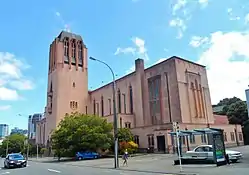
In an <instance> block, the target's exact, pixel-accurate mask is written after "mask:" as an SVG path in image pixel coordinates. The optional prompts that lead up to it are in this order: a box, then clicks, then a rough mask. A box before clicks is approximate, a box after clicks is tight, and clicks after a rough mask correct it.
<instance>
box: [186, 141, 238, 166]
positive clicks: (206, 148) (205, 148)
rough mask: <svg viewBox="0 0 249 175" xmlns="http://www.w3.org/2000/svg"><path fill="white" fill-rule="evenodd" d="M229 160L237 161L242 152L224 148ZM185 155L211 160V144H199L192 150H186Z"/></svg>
mask: <svg viewBox="0 0 249 175" xmlns="http://www.w3.org/2000/svg"><path fill="white" fill-rule="evenodd" d="M226 154H228V157H229V160H230V161H231V162H233V163H235V162H237V161H238V160H240V159H241V158H242V154H241V153H240V152H239V151H232V150H227V149H226ZM186 156H191V157H206V156H207V158H208V159H209V160H213V146H212V145H200V146H197V147H196V148H194V149H193V150H192V151H187V152H186Z"/></svg>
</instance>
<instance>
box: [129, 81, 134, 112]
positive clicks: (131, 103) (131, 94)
mask: <svg viewBox="0 0 249 175" xmlns="http://www.w3.org/2000/svg"><path fill="white" fill-rule="evenodd" d="M129 95H130V112H131V114H133V92H132V86H131V85H130V86H129Z"/></svg>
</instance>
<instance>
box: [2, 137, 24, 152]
mask: <svg viewBox="0 0 249 175" xmlns="http://www.w3.org/2000/svg"><path fill="white" fill-rule="evenodd" d="M26 139H27V138H26V136H24V135H22V134H12V135H10V136H8V137H6V138H5V139H4V141H3V143H2V148H3V149H5V150H6V148H7V145H8V153H17V152H23V151H24V149H25V140H26Z"/></svg>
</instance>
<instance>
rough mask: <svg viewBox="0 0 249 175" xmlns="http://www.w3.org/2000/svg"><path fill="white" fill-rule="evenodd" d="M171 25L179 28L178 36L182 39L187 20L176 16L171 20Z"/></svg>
mask: <svg viewBox="0 0 249 175" xmlns="http://www.w3.org/2000/svg"><path fill="white" fill-rule="evenodd" d="M169 25H170V26H171V27H176V28H177V30H178V35H177V38H178V39H180V38H182V37H183V32H184V31H185V30H186V28H187V27H186V24H185V22H184V21H183V20H182V19H180V18H176V19H172V20H171V21H170V22H169Z"/></svg>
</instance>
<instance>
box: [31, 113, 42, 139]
mask: <svg viewBox="0 0 249 175" xmlns="http://www.w3.org/2000/svg"><path fill="white" fill-rule="evenodd" d="M41 119H42V114H33V115H30V116H29V121H28V138H29V139H35V138H36V125H37V123H38V122H39V121H40V120H41Z"/></svg>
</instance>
